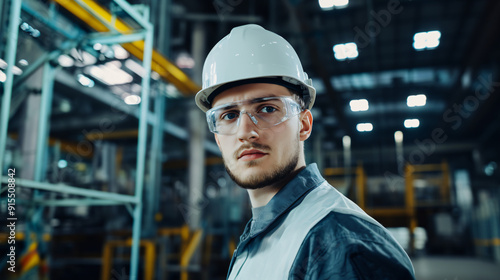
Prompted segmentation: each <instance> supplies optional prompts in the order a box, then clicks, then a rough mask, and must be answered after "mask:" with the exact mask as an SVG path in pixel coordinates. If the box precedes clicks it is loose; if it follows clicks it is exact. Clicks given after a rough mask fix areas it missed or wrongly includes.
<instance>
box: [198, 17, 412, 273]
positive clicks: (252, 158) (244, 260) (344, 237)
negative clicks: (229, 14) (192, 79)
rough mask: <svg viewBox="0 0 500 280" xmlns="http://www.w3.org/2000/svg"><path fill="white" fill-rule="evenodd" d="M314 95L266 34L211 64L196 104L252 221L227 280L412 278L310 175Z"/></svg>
mask: <svg viewBox="0 0 500 280" xmlns="http://www.w3.org/2000/svg"><path fill="white" fill-rule="evenodd" d="M315 96H316V91H315V89H314V88H313V87H312V83H311V80H310V79H308V77H307V74H306V73H305V72H304V71H303V69H302V65H301V63H300V60H299V58H298V56H297V54H296V53H295V51H294V50H293V48H292V46H291V45H290V44H289V43H288V42H287V41H286V40H284V39H283V38H282V37H280V36H279V35H277V34H275V33H272V32H270V31H267V30H265V29H264V28H262V27H260V26H258V25H253V24H250V25H244V26H240V27H236V28H234V29H233V30H232V31H231V33H230V34H229V35H227V36H226V37H224V38H223V39H222V40H221V41H220V42H219V43H218V44H217V45H216V46H215V47H214V48H213V49H212V51H211V52H210V53H209V55H208V56H207V58H206V61H205V65H204V67H203V89H202V90H201V91H200V92H198V93H197V95H196V104H197V105H198V107H199V108H200V109H202V110H203V111H204V112H206V117H207V122H208V126H209V128H210V130H211V131H212V132H213V133H215V140H216V142H217V145H218V146H219V148H220V150H221V152H222V156H223V159H224V164H225V166H226V170H227V172H228V173H229V175H230V176H231V178H232V179H233V180H234V181H235V182H236V183H237V184H238V185H239V186H241V187H242V188H245V189H246V190H247V191H248V195H249V197H250V202H251V204H252V214H253V217H252V219H251V220H250V222H249V223H248V224H247V226H246V228H245V231H244V233H243V235H242V236H241V238H240V243H239V245H238V248H237V249H236V251H235V252H234V254H233V259H232V261H231V265H230V268H229V273H228V279H252V280H263V279H272V280H276V279H315V280H316V279H398V280H402V279H414V278H415V277H414V271H413V267H412V264H411V262H410V259H409V258H408V256H407V255H406V253H405V252H404V250H403V249H402V248H401V247H400V246H399V245H398V243H397V242H396V241H395V240H394V238H393V237H392V236H391V234H390V233H389V232H388V231H387V230H386V229H385V228H384V227H383V226H381V225H380V224H379V223H378V222H376V221H375V220H374V219H372V218H371V217H369V216H368V215H367V214H365V213H364V212H363V211H362V210H361V209H360V208H359V207H358V206H357V205H356V204H354V203H353V202H352V201H350V200H349V199H347V198H346V197H345V196H343V195H342V194H341V193H339V192H338V191H336V190H335V189H334V188H333V187H332V186H330V185H329V184H328V183H327V182H326V181H325V179H324V178H323V177H322V176H321V175H320V172H319V171H318V169H317V166H316V165H315V164H310V165H308V166H306V163H305V159H304V146H303V143H304V141H305V140H306V139H307V138H309V136H310V135H311V131H312V124H313V117H312V114H311V112H310V111H309V109H311V107H312V106H313V103H314V99H315Z"/></svg>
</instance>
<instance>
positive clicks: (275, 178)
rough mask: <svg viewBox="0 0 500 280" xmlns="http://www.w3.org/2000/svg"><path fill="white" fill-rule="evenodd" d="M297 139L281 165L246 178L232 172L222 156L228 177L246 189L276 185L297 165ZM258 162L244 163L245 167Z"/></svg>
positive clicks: (255, 164)
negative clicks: (293, 147) (289, 154)
mask: <svg viewBox="0 0 500 280" xmlns="http://www.w3.org/2000/svg"><path fill="white" fill-rule="evenodd" d="M298 142H299V141H298V139H297V145H296V149H294V151H292V152H294V153H293V155H292V156H291V157H290V158H289V159H288V161H286V162H284V163H283V164H282V165H279V166H277V167H276V168H274V169H273V170H270V171H269V172H266V173H262V174H257V175H252V176H249V177H247V178H241V176H239V175H236V174H234V173H233V172H232V171H231V168H230V167H229V166H228V163H227V160H226V159H225V158H224V166H225V168H226V171H227V173H228V174H229V177H230V178H231V179H232V180H233V181H234V182H235V183H236V184H237V185H238V186H240V187H242V188H243V189H248V190H255V189H261V188H264V187H266V186H275V185H278V184H279V183H280V182H281V181H283V180H285V178H287V177H288V176H289V175H290V174H291V173H292V172H293V171H294V170H295V168H296V167H297V163H298V162H299V150H300V149H299V143H298ZM258 164H259V162H258V161H257V160H255V161H249V162H248V163H246V166H247V167H253V166H257V165H258Z"/></svg>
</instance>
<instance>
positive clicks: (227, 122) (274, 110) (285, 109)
mask: <svg viewBox="0 0 500 280" xmlns="http://www.w3.org/2000/svg"><path fill="white" fill-rule="evenodd" d="M301 111H302V109H301V107H300V105H299V104H298V103H297V102H295V101H294V100H293V99H292V98H291V97H288V96H280V97H263V98H256V99H250V100H243V101H238V102H233V103H228V104H224V105H220V106H217V107H214V108H212V109H210V110H208V111H207V112H206V116H207V122H208V127H209V129H210V131H211V132H213V133H217V134H223V135H231V134H235V133H236V132H237V131H238V127H239V125H240V121H241V118H242V116H243V114H247V115H248V117H249V118H250V119H251V120H252V122H253V123H254V124H255V126H257V128H259V129H266V128H270V127H272V126H275V125H278V124H280V123H282V122H284V121H286V120H288V119H291V118H293V117H295V116H296V115H298V114H299V113H300V112H301Z"/></svg>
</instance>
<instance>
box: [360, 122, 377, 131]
mask: <svg viewBox="0 0 500 280" xmlns="http://www.w3.org/2000/svg"><path fill="white" fill-rule="evenodd" d="M356 129H357V130H358V131H359V132H368V131H372V130H373V125H372V124H371V123H358V124H357V125H356Z"/></svg>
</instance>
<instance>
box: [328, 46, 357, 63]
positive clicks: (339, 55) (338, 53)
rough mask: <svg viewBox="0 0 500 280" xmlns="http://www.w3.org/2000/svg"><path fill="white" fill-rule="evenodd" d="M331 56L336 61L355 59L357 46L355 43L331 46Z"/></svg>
mask: <svg viewBox="0 0 500 280" xmlns="http://www.w3.org/2000/svg"><path fill="white" fill-rule="evenodd" d="M333 54H334V55H335V59H337V60H340V61H342V60H346V59H355V58H356V57H358V55H359V53H358V46H357V45H356V43H345V44H337V45H334V46H333Z"/></svg>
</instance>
